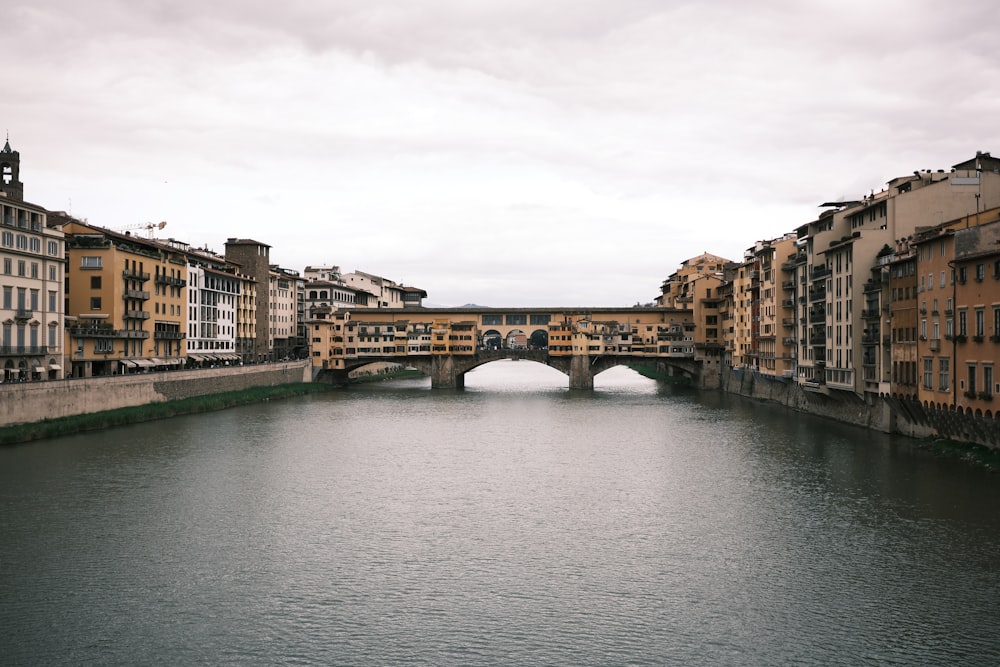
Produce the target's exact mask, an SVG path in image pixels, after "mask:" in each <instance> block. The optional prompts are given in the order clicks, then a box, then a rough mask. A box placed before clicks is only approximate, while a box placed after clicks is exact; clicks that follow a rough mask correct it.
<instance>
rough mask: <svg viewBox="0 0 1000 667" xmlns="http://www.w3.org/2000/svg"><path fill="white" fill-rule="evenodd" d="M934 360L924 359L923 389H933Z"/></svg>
mask: <svg viewBox="0 0 1000 667" xmlns="http://www.w3.org/2000/svg"><path fill="white" fill-rule="evenodd" d="M933 382H934V360H933V359H930V358H928V359H924V389H933V388H934V385H933V384H932V383H933Z"/></svg>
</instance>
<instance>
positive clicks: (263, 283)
mask: <svg viewBox="0 0 1000 667" xmlns="http://www.w3.org/2000/svg"><path fill="white" fill-rule="evenodd" d="M270 255H271V246H269V245H267V244H266V243H261V242H259V241H254V240H253V239H238V238H229V239H227V240H226V260H227V261H229V262H232V263H234V264H236V265H237V266H238V267H239V269H238V270H239V272H240V274H242V275H244V276H246V277H247V279H248V280H247V282H249V283H252V284H250V285H245V287H246V289H245V291H244V293H245V294H248V295H250V294H253V295H255V297H256V302H255V303H254V304H253V308H252V311H251V309H250V307H249V304H247V303H246V302H243V303H241V308H240V309H239V311H240V312H241V313H243V314H244V315H250V314H251V312H252V315H253V324H252V325H251V324H250V323H249V322H243V323H238V327H239V329H240V333H241V334H242V336H239V337H238V338H239V340H240V343H239V345H238V347H239V353H240V355H241V356H242V357H243V360H244V361H245V362H247V363H257V362H262V361H267V360H268V359H270V358H271V357H272V356H273V355H272V350H273V348H272V347H271V344H272V340H273V333H272V332H271V329H272V328H273V327H272V323H271V300H270V276H271V260H270ZM249 336H252V339H251V338H249ZM250 340H252V341H253V343H252V344H251V343H250Z"/></svg>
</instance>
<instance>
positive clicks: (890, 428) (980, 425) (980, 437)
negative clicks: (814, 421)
mask: <svg viewBox="0 0 1000 667" xmlns="http://www.w3.org/2000/svg"><path fill="white" fill-rule="evenodd" d="M722 389H723V390H724V391H728V392H730V393H733V394H739V395H741V396H746V397H748V398H755V399H759V400H765V401H773V402H775V403H779V404H781V405H785V406H787V407H790V408H793V409H795V410H799V411H801V412H807V413H809V414H814V415H819V416H821V417H828V418H830V419H836V420H837V421H841V422H847V423H849V424H856V425H858V426H863V427H865V428H871V429H874V430H876V431H882V432H884V433H899V434H901V435H905V436H909V437H911V438H928V437H933V436H939V437H943V438H949V439H952V440H958V441H962V442H971V443H975V444H979V445H985V446H987V447H991V448H995V449H997V448H1000V422H997V421H996V420H994V419H988V418H984V417H975V416H973V415H968V414H963V413H961V412H957V411H954V410H947V409H935V408H927V407H924V406H922V405H921V404H920V403H919V402H917V401H914V400H907V399H897V398H890V397H874V398H871V399H868V400H866V399H863V398H861V397H859V396H857V395H856V394H853V393H850V392H844V391H832V392H830V393H829V394H823V393H817V392H810V391H806V390H804V389H803V388H802V387H801V386H799V384H798V383H796V382H793V381H791V380H782V379H773V378H770V377H768V376H765V375H760V374H757V373H753V372H752V371H744V370H738V369H726V370H724V371H723V373H722Z"/></svg>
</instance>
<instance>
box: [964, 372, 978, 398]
mask: <svg viewBox="0 0 1000 667" xmlns="http://www.w3.org/2000/svg"><path fill="white" fill-rule="evenodd" d="M966 393H967V394H968V395H969V396H970V397H971V396H973V395H974V394H975V393H976V365H975V364H969V388H968V390H967V391H966Z"/></svg>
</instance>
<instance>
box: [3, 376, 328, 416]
mask: <svg viewBox="0 0 1000 667" xmlns="http://www.w3.org/2000/svg"><path fill="white" fill-rule="evenodd" d="M301 382H312V366H311V365H310V363H309V361H294V362H293V361H290V362H282V363H276V364H260V365H253V366H229V367H223V368H204V369H199V370H190V371H167V372H162V373H138V374H135V375H114V376H108V377H95V378H72V379H68V380H51V381H46V382H25V383H6V384H0V426H12V425H14V424H23V423H30V422H37V421H41V420H43V419H53V418H56V417H70V416H73V415H80V414H86V413H88V412H100V411H101V410H114V409H116V408H125V407H132V406H137V405H146V404H148V403H161V402H164V401H175V400H179V399H183V398H191V397H193V396H206V395H209V394H221V393H224V392H228V391H240V390H242V389H250V388H251V387H269V386H276V385H282V384H298V383H301Z"/></svg>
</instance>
